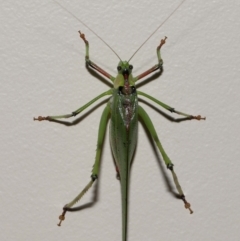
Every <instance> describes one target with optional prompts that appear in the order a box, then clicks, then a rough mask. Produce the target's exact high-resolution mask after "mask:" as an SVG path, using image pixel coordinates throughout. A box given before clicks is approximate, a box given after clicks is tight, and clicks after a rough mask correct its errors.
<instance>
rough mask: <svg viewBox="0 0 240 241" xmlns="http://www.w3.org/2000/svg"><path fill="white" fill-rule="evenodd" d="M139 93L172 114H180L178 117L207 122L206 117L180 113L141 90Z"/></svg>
mask: <svg viewBox="0 0 240 241" xmlns="http://www.w3.org/2000/svg"><path fill="white" fill-rule="evenodd" d="M137 93H138V95H142V96H144V97H146V98H148V99H150V100H152V101H153V102H155V103H157V104H158V105H160V106H162V107H163V108H164V109H166V110H169V111H170V112H173V113H176V114H178V115H182V116H185V117H187V118H188V119H190V120H191V119H196V120H205V119H206V117H201V116H200V115H197V116H194V115H189V114H186V113H183V112H180V111H178V110H175V108H173V107H171V106H169V105H167V104H165V103H163V102H161V101H159V100H157V99H155V98H154V97H152V96H150V95H148V94H146V93H144V92H142V91H139V90H138V91H137Z"/></svg>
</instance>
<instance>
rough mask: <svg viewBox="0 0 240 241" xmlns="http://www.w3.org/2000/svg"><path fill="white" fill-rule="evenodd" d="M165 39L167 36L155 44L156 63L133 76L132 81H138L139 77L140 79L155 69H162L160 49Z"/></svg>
mask: <svg viewBox="0 0 240 241" xmlns="http://www.w3.org/2000/svg"><path fill="white" fill-rule="evenodd" d="M166 39H167V37H165V38H164V39H161V41H160V44H159V45H158V46H157V57H158V64H156V65H154V66H153V67H152V68H150V69H148V70H147V71H145V72H143V73H142V74H140V75H138V76H137V77H135V78H134V81H135V82H136V81H138V80H140V79H142V78H143V77H145V76H147V75H149V74H151V73H153V72H154V71H156V70H158V69H159V70H160V71H161V70H162V65H163V60H162V57H161V53H160V49H161V47H162V46H163V45H164V44H165V43H166Z"/></svg>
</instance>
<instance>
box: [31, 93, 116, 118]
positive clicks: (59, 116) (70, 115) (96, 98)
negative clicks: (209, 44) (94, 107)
mask: <svg viewBox="0 0 240 241" xmlns="http://www.w3.org/2000/svg"><path fill="white" fill-rule="evenodd" d="M111 94H112V89H110V90H108V91H105V92H103V93H102V94H100V95H98V96H97V97H95V98H94V99H92V100H90V101H89V102H88V103H87V104H85V105H84V106H82V107H80V108H78V109H77V110H75V111H73V112H72V113H71V114H65V115H56V116H45V117H44V116H38V117H37V118H35V117H34V118H33V120H38V121H43V120H49V121H51V120H57V119H66V118H70V117H73V116H76V115H78V114H79V113H81V112H82V111H83V110H85V109H87V108H88V107H89V106H90V105H91V104H93V103H94V102H96V101H97V100H99V99H100V98H102V97H104V96H106V95H111Z"/></svg>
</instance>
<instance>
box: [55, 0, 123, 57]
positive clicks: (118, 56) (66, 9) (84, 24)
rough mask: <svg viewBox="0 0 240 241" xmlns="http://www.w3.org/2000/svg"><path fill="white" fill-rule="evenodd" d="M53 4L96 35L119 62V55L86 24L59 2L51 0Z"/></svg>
mask: <svg viewBox="0 0 240 241" xmlns="http://www.w3.org/2000/svg"><path fill="white" fill-rule="evenodd" d="M52 1H53V2H55V3H56V4H57V5H58V6H60V7H61V8H62V9H64V10H65V11H66V12H68V13H69V14H70V15H71V16H72V17H74V18H75V19H77V20H78V21H79V22H80V23H81V24H83V25H84V26H85V27H86V28H88V29H89V30H90V31H91V32H92V33H93V34H94V35H96V36H97V37H98V38H99V39H100V40H101V41H102V42H103V43H104V44H106V45H107V46H108V48H110V49H111V50H112V51H113V53H114V54H115V55H116V56H117V57H118V58H119V60H120V61H122V60H121V58H120V57H119V55H118V54H117V53H116V52H115V51H114V50H113V48H112V47H111V46H110V45H109V44H108V43H107V42H106V41H104V40H103V39H102V38H101V37H100V36H99V35H98V34H97V33H96V32H94V31H93V30H92V29H91V28H90V27H88V26H87V24H86V23H84V22H83V21H82V20H81V19H80V18H78V17H77V16H75V15H74V14H73V13H71V12H70V11H69V10H68V9H67V8H65V7H64V6H63V5H61V4H60V3H59V2H57V1H55V0H52Z"/></svg>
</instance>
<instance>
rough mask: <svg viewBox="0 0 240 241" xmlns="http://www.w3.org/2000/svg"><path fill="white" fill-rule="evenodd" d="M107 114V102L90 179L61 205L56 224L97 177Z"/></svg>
mask: <svg viewBox="0 0 240 241" xmlns="http://www.w3.org/2000/svg"><path fill="white" fill-rule="evenodd" d="M109 115H110V107H109V104H107V106H106V107H105V109H104V111H103V113H102V116H101V120H100V124H99V129H98V140H97V151H96V157H95V162H94V165H93V169H92V175H91V180H90V182H89V183H88V184H87V185H86V187H85V188H84V189H83V190H82V191H81V192H80V193H79V194H78V195H77V196H76V197H75V198H74V199H73V200H72V201H71V202H69V203H68V204H66V205H65V206H64V207H63V213H62V214H61V215H60V216H59V219H60V221H59V223H58V226H61V223H62V221H63V220H64V219H65V214H66V212H67V211H70V210H71V208H72V206H74V204H76V203H77V202H78V201H79V200H80V199H81V198H82V196H83V195H84V194H85V193H86V192H87V191H88V189H89V188H90V187H91V186H92V184H93V183H94V181H95V180H96V179H97V178H98V173H99V167H100V160H101V154H102V147H103V141H104V137H105V133H106V127H107V122H108V118H109Z"/></svg>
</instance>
